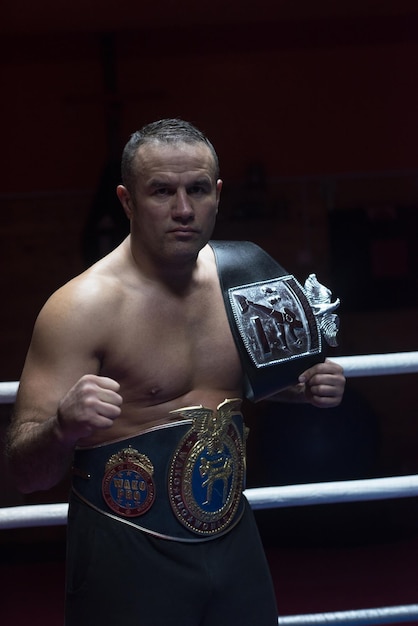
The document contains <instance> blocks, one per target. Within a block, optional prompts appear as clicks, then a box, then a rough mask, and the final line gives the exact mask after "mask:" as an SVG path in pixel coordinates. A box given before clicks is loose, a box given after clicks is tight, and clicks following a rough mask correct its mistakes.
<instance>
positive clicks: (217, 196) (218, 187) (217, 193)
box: [216, 178, 223, 206]
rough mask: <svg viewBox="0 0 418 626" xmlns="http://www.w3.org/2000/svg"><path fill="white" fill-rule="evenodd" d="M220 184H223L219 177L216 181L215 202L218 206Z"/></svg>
mask: <svg viewBox="0 0 418 626" xmlns="http://www.w3.org/2000/svg"><path fill="white" fill-rule="evenodd" d="M222 185H223V182H222V181H221V179H220V178H219V179H218V180H217V181H216V202H217V205H218V206H219V200H220V199H221V191H222Z"/></svg>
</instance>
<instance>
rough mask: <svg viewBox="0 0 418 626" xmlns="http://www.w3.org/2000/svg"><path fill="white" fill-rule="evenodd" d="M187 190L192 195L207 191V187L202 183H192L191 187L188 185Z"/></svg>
mask: <svg viewBox="0 0 418 626" xmlns="http://www.w3.org/2000/svg"><path fill="white" fill-rule="evenodd" d="M188 191H189V194H191V195H193V196H196V195H201V194H204V193H207V189H206V187H204V186H203V185H193V186H192V187H189V190H188Z"/></svg>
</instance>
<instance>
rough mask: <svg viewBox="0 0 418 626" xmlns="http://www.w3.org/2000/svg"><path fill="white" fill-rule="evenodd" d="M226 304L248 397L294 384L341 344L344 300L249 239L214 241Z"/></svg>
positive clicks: (260, 395)
mask: <svg viewBox="0 0 418 626" xmlns="http://www.w3.org/2000/svg"><path fill="white" fill-rule="evenodd" d="M210 246H211V248H212V249H213V251H214V254H215V259H216V264H217V268H218V275H219V282H220V285H221V289H222V294H223V298H224V303H225V308H226V312H227V315H228V320H229V324H230V327H231V331H232V334H233V337H234V340H235V343H236V346H237V348H238V352H239V355H240V358H241V363H242V366H243V369H244V377H245V395H246V397H247V398H249V399H250V400H253V401H257V400H262V399H264V398H267V397H268V396H271V395H273V394H275V393H278V392H279V391H281V390H283V389H285V388H286V387H289V386H290V385H294V384H296V383H297V381H298V377H299V375H300V374H301V373H302V372H303V371H304V370H306V369H307V368H309V367H310V366H312V365H314V364H315V363H318V362H321V361H323V360H324V358H325V346H324V344H323V339H325V342H326V344H327V345H328V346H336V345H337V341H336V335H337V332H338V328H339V319H338V316H337V315H336V314H335V313H334V312H333V311H335V309H336V308H337V307H338V306H339V304H340V301H339V299H337V300H335V301H334V302H331V292H330V290H329V289H328V288H327V287H324V286H323V285H321V284H320V283H319V282H318V281H317V279H316V276H315V274H311V275H310V276H309V277H308V278H307V279H306V282H305V285H304V287H302V286H301V285H300V284H299V283H298V281H297V280H296V279H295V277H294V276H292V275H290V274H289V273H288V272H286V270H284V269H283V267H281V265H279V263H277V262H276V261H275V260H274V259H273V258H272V257H271V256H270V255H268V254H267V253H266V252H265V251H264V250H262V249H261V248H259V247H258V246H257V245H256V244H254V243H251V242H248V241H233V242H231V241H211V242H210Z"/></svg>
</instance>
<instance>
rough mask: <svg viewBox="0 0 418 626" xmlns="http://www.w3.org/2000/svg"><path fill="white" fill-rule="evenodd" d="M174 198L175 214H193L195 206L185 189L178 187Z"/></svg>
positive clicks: (184, 215)
mask: <svg viewBox="0 0 418 626" xmlns="http://www.w3.org/2000/svg"><path fill="white" fill-rule="evenodd" d="M174 200H175V202H174V210H173V213H174V215H175V216H179V217H181V218H184V217H190V216H191V215H193V213H194V210H193V206H192V203H191V201H190V198H189V195H188V193H187V191H186V190H185V189H178V190H177V193H176V194H175V198H174Z"/></svg>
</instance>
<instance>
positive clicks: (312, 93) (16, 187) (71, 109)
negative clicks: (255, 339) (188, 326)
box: [0, 0, 418, 505]
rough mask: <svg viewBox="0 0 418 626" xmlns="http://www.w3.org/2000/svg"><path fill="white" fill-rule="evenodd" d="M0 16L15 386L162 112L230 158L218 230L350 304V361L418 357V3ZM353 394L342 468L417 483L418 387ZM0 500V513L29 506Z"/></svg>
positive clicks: (4, 220) (346, 344) (1, 314)
mask: <svg viewBox="0 0 418 626" xmlns="http://www.w3.org/2000/svg"><path fill="white" fill-rule="evenodd" d="M289 5H290V6H289ZM2 15H3V17H2V19H0V72H1V74H0V76H1V85H2V99H1V105H0V106H1V109H0V124H1V138H2V151H1V155H2V156H1V158H2V177H1V183H0V211H1V221H0V262H1V268H2V273H1V293H2V306H1V307H0V329H1V330H0V380H17V379H18V378H19V375H20V371H21V368H22V365H23V361H24V356H25V353H26V349H27V346H28V342H29V340H30V335H31V331H32V326H33V322H34V319H35V317H36V315H37V313H38V311H39V309H40V307H41V306H42V304H43V302H44V301H45V299H46V298H47V297H48V296H49V294H50V293H51V292H52V291H54V290H55V289H56V288H57V287H58V286H59V285H61V284H62V283H63V282H65V281H66V280H68V279H69V278H71V277H72V276H73V275H75V274H76V273H78V272H79V271H81V270H82V269H83V268H84V267H86V265H87V264H88V263H89V262H91V260H92V258H93V257H94V256H95V255H97V254H99V253H101V252H104V251H106V250H107V249H108V247H109V245H110V243H111V242H112V241H113V242H114V241H116V239H117V238H118V237H119V236H121V234H122V232H123V231H124V228H125V226H126V225H125V224H124V223H120V220H119V216H120V215H121V213H120V212H119V208H118V207H117V205H116V203H115V201H114V194H113V189H114V186H115V184H116V182H117V180H118V165H117V160H118V158H119V155H120V151H121V147H122V146H123V144H124V142H125V141H126V140H127V138H128V136H129V134H130V133H131V132H132V131H134V130H135V129H136V128H138V127H140V126H141V125H143V124H144V123H146V122H149V121H152V120H154V119H157V118H160V117H166V116H170V117H173V116H179V117H183V118H186V119H189V120H191V121H193V122H195V123H196V124H197V125H198V126H199V127H201V128H202V129H203V130H204V131H206V132H207V134H208V135H209V137H210V138H211V139H212V140H213V142H214V144H215V146H216V148H217V150H218V153H219V156H220V160H221V170H222V177H223V179H224V181H225V188H224V189H225V192H224V197H223V201H222V207H221V215H220V219H219V224H218V228H217V232H216V236H218V237H223V238H240V239H252V240H255V241H257V242H258V243H260V244H261V245H263V246H264V247H266V248H267V249H268V250H269V251H270V253H272V254H273V255H274V256H276V257H277V259H278V260H280V262H281V263H282V264H283V265H285V266H286V267H287V268H288V269H289V271H291V272H293V273H294V274H296V275H297V276H298V278H300V280H304V278H305V277H306V275H307V274H308V273H309V272H311V271H316V273H317V274H318V277H319V278H320V279H322V280H323V282H328V283H329V284H330V285H331V286H332V288H333V291H334V292H335V294H336V295H339V296H340V297H341V299H342V307H341V319H342V331H341V336H340V347H339V349H338V351H337V354H343V355H345V354H360V353H369V352H390V351H403V350H417V348H418V346H417V344H418V331H417V323H416V320H417V305H418V302H417V297H416V293H417V289H416V288H417V286H418V285H417V278H416V269H417V253H416V244H417V222H418V218H417V214H418V151H417V145H418V127H417V123H416V114H417V110H418V90H417V67H418V66H417V60H418V7H417V5H416V2H415V1H410V2H408V1H405V0H398V1H396V2H395V1H388V2H384V1H380V2H365V1H364V2H361V3H356V2H354V3H353V2H348V1H347V0H340V2H338V3H334V2H317V3H311V2H307V1H306V2H298V3H287V2H284V1H281V0H276V1H275V2H274V3H273V2H264V3H263V2H262V3H257V4H254V3H253V2H251V3H249V2H236V1H233V0H232V1H231V2H229V3H227V4H226V3H224V2H221V1H220V0H219V1H218V0H214V1H212V2H211V3H208V4H202V3H192V2H189V1H188V0H187V1H184V2H181V3H180V4H179V3H174V2H173V3H171V2H168V1H163V2H159V3H154V4H152V3H146V4H145V3H138V2H135V3H134V2H123V3H120V4H118V5H117V8H116V7H115V4H114V3H110V2H108V3H106V2H104V3H103V2H101V3H98V2H89V3H88V6H86V3H82V2H81V1H80V0H73V1H72V2H52V1H51V2H47V1H44V2H41V3H29V2H24V1H21V2H15V3H13V4H9V5H8V6H6V7H3V8H2ZM115 162H116V166H115ZM349 393H350V395H351V393H353V394H354V396H355V398H356V399H357V397H358V395H359V397H360V398H361V405H362V407H361V409H359V407H358V405H357V404H356V403H355V402H354V405H353V404H352V403H351V404H350V406H349V407H347V408H346V410H345V413H344V415H343V419H344V420H345V417H346V414H347V413H348V414H349V415H354V416H355V417H356V420H354V422H355V423H356V424H357V425H358V424H359V429H360V430H356V429H355V428H354V427H351V426H349V425H348V426H347V425H345V426H344V428H346V429H348V430H347V433H348V434H347V436H346V441H349V442H350V446H349V447H348V448H347V450H345V452H344V454H345V455H346V458H347V459H348V458H350V459H353V458H356V455H359V454H361V455H363V456H362V457H361V458H362V459H363V458H365V456H367V454H372V455H373V459H374V458H375V457H374V454H375V450H374V447H373V446H374V445H375V443H376V442H378V443H377V444H376V445H377V446H378V461H376V463H377V465H373V467H370V463H369V464H365V471H366V470H367V471H372V472H376V471H378V472H380V473H382V474H385V473H408V472H415V471H417V459H416V454H415V449H416V446H417V438H418V426H417V420H416V406H417V400H418V398H417V385H416V375H415V376H399V377H390V378H388V379H383V378H379V379H371V378H367V379H362V380H352V381H350V383H349ZM363 403H364V404H366V405H367V407H368V408H367V411H366V410H365V409H364V407H363ZM0 408H1V415H2V422H1V423H2V428H3V430H4V428H5V425H6V423H7V418H8V413H9V411H10V407H0ZM363 409H364V411H365V417H362V416H363V415H364V413H363V412H362V411H363ZM265 411H266V407H265V406H261V407H259V408H258V409H257V411H255V413H256V417H257V416H258V413H261V412H265ZM359 416H360V417H359ZM298 419H299V418H298ZM300 419H302V422H301V425H302V424H303V419H305V417H303V418H300ZM322 419H323V418H322ZM327 419H328V418H327ZM354 422H351V423H354ZM292 423H294V422H292ZM349 423H350V422H349ZM258 424H259V422H257V423H256V424H255V425H254V431H255V433H256V435H257V432H258V428H259V426H258ZM317 424H318V422H317ZM321 424H322V425H321V429H322V431H321V432H322V435H321V436H322V437H323V438H325V439H327V438H328V439H327V445H328V446H329V447H330V448H334V452H335V450H337V452H338V444H337V443H336V440H335V439H333V437H334V436H336V434H334V435H332V434H331V435H330V432H331V431H330V428H331V426H330V422H327V423H325V422H324V423H321ZM341 424H346V422H345V421H344V422H341ZM332 428H333V427H332ZM350 429H351V430H350ZM362 429H363V430H362ZM364 429H365V430H364ZM304 432H305V433H306V434H305V435H304V434H303V433H304ZM332 432H333V431H332ZM343 432H346V431H344V429H343ZM288 434H289V429H288V428H287V430H286V432H280V433H278V435H277V436H278V437H280V438H281V440H286V437H287V436H288ZM340 434H341V432H340ZM260 437H261V435H260ZM309 437H310V434H309V432H308V431H307V430H306V429H305V430H303V429H302V430H300V433H299V439H298V440H299V441H302V440H303V439H304V438H305V439H307V438H309ZM367 437H369V438H370V441H371V440H372V439H373V442H371V443H370V446H371V448H368V449H366V450H363V448H361V450H360V449H359V446H360V445H361V444H362V440H363V439H364V438H366V439H367ZM256 440H257V441H258V440H259V439H258V438H257V437H256ZM367 441H369V439H367ZM304 443H305V442H304ZM261 444H263V441H262V437H261ZM366 448H367V446H366ZM302 449H303V445H302V444H301V447H300V450H299V454H300V455H301V456H302V455H303V458H305V459H306V453H305V452H303V451H302ZM296 452H297V451H296ZM256 454H257V452H256V451H254V455H256ZM319 454H322V455H324V454H325V453H324V451H323V450H322V453H320V452H318V455H319ZM295 458H297V454H296V456H295ZM323 458H325V459H326V458H327V457H326V455H325V457H324V456H323ZM344 458H345V457H344ZM359 458H360V457H359ZM289 462H290V461H289ZM347 463H348V461H347ZM312 464H313V465H311V466H309V467H308V464H307V466H306V474H305V476H304V477H302V479H305V480H308V479H309V477H313V478H315V472H311V473H309V472H310V470H309V468H311V469H312V467H315V461H314V460H313V461H312ZM331 465H332V463H331V461H330V463H329V464H328V468H331ZM359 466H360V467H361V463H360V462H359ZM366 466H367V467H366ZM350 467H351V466H350ZM285 470H286V471H285ZM286 472H287V473H286ZM267 473H268V471H267ZM285 475H286V476H287V477H289V480H290V481H291V480H292V468H291V467H290V468H289V467H287V468H283V476H285ZM321 476H322V475H321ZM328 476H329V477H330V478H332V477H333V475H332V468H331V471H330V473H329V475H328ZM325 478H327V476H325ZM274 480H277V477H276V476H275V477H274ZM3 491H4V496H3V498H2V499H3V502H0V505H1V504H8V503H9V502H11V501H14V499H15V498H16V497H17V496H16V495H15V494H14V492H13V490H12V489H11V488H10V487H9V485H5V486H4V490H3ZM52 498H53V496H52Z"/></svg>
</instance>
